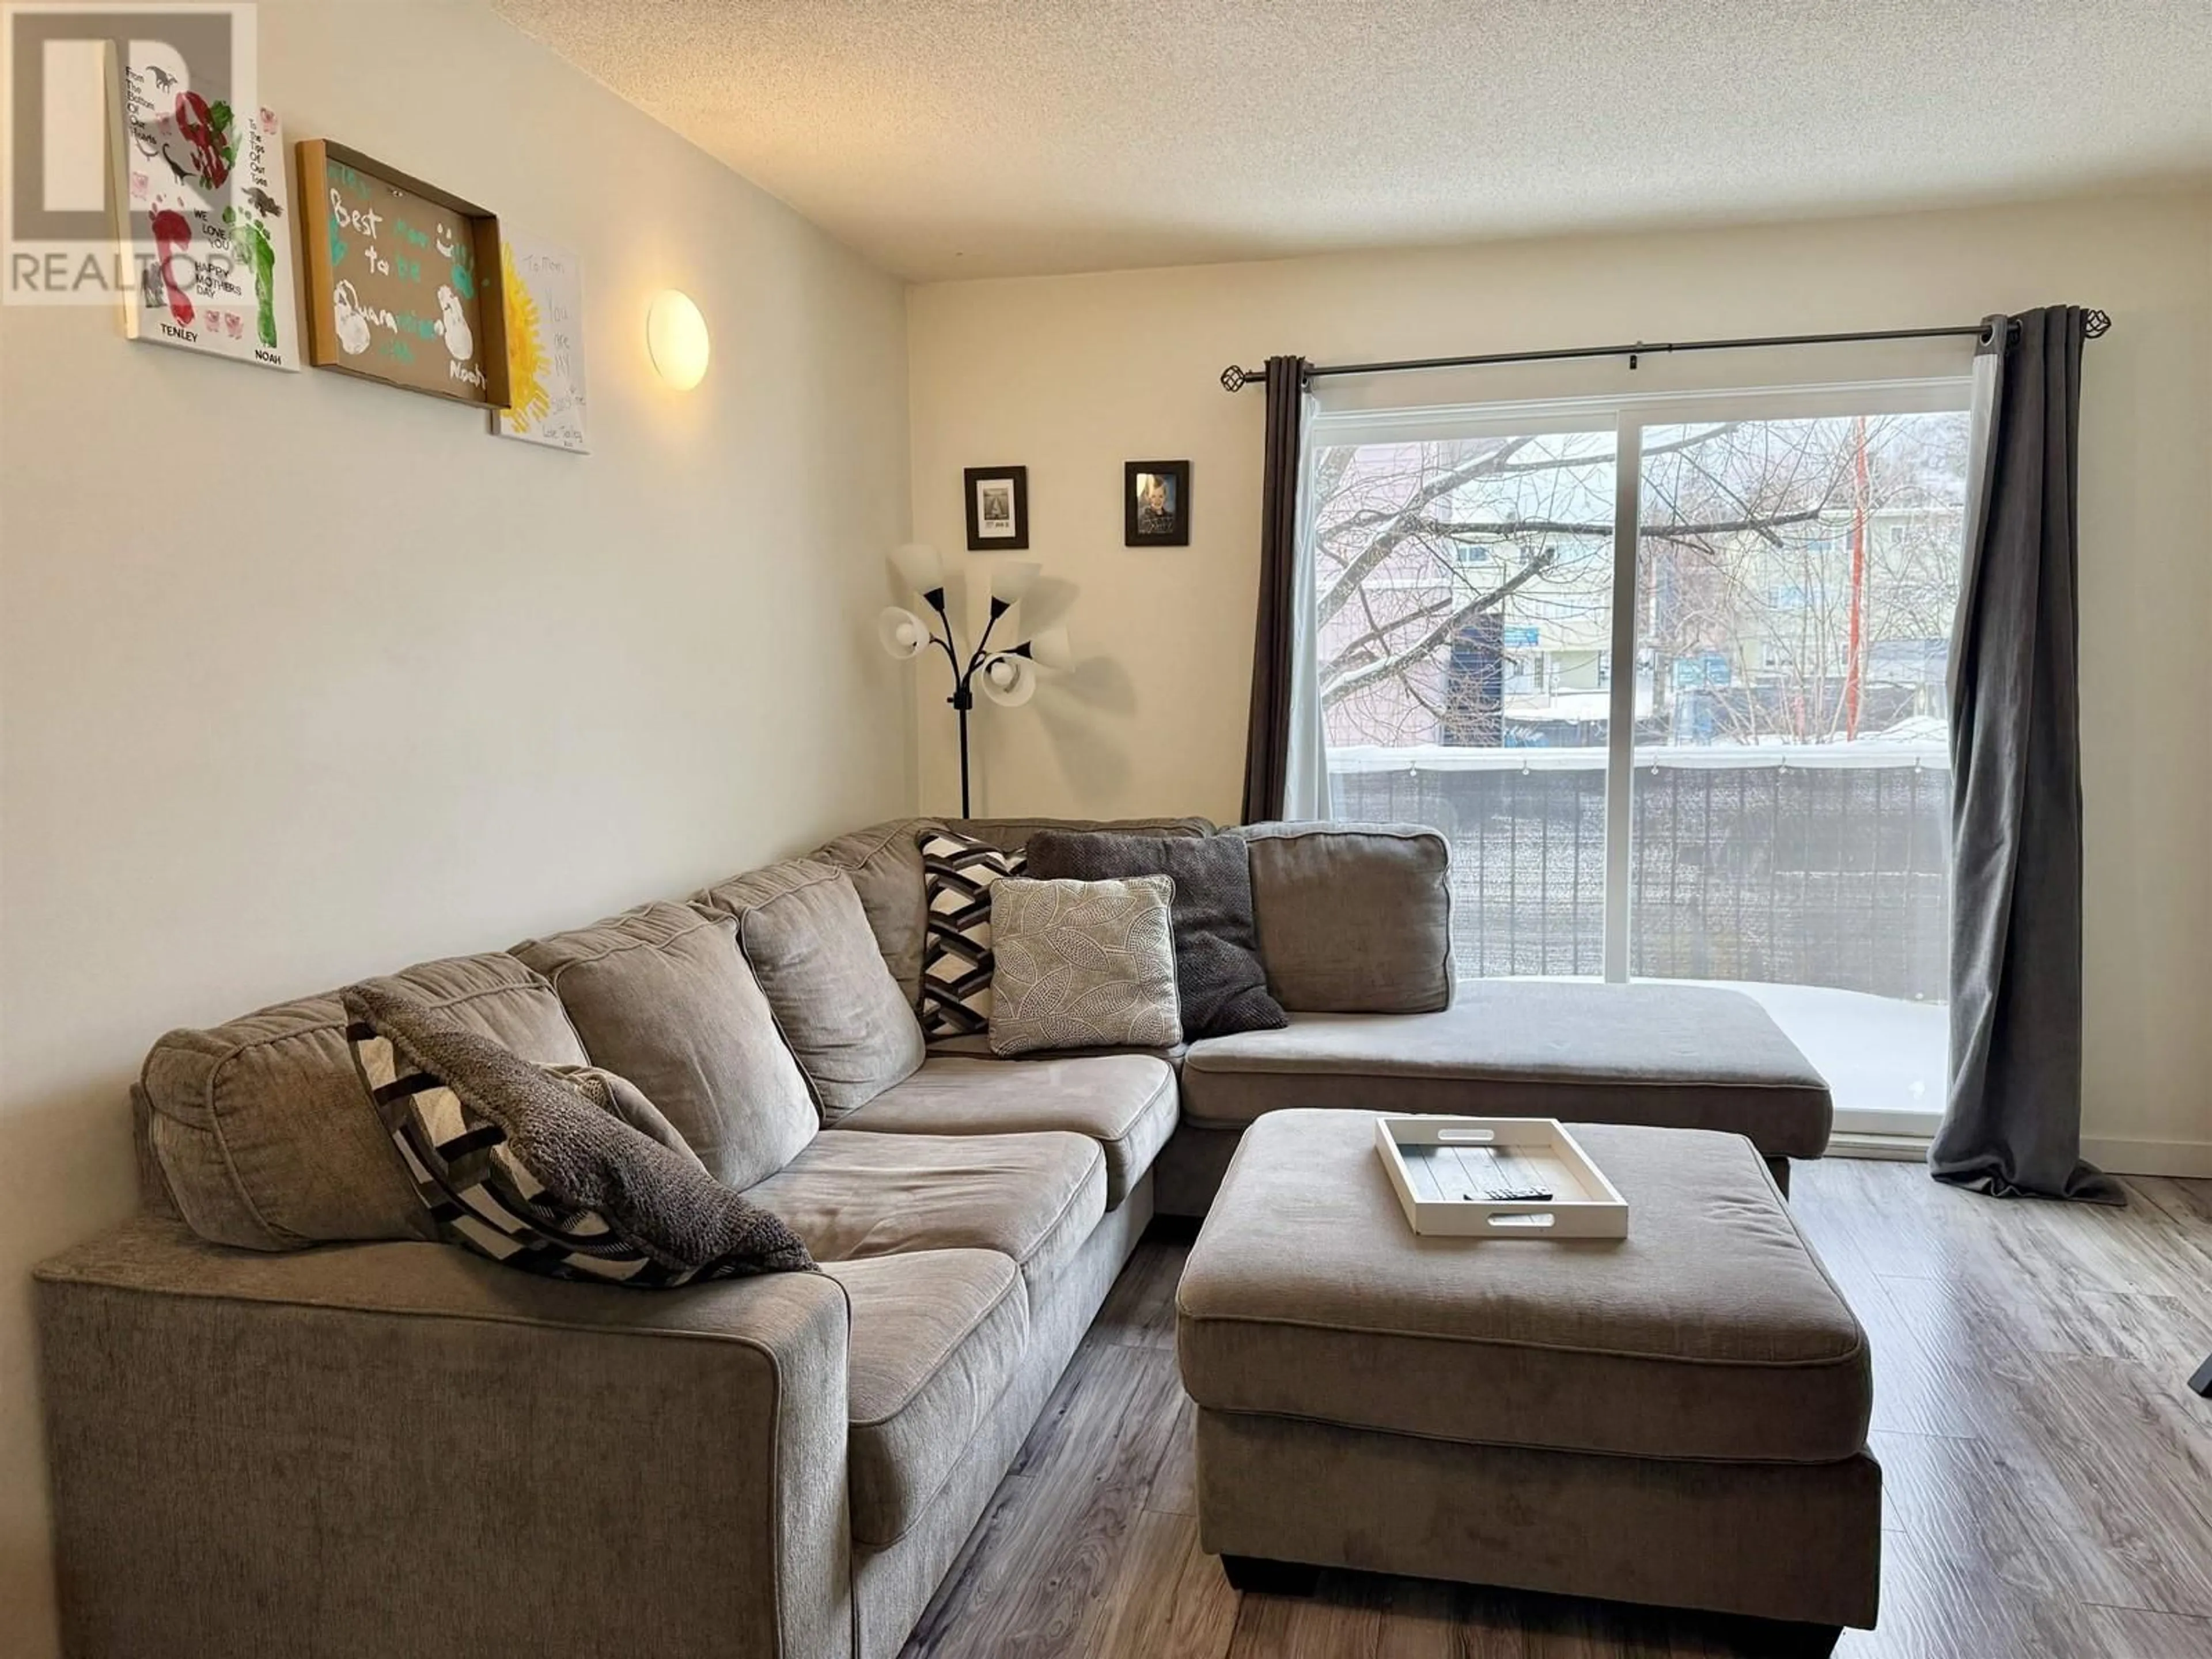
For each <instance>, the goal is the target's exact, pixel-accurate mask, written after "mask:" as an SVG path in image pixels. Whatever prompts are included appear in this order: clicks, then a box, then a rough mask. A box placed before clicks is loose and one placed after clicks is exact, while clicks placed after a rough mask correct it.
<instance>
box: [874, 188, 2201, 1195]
mask: <svg viewBox="0 0 2212 1659" xmlns="http://www.w3.org/2000/svg"><path fill="white" fill-rule="evenodd" d="M2058 301H2072V302H2074V303H2077V304H2087V305H2095V306H2101V307H2106V309H2108V310H2110V311H2111V312H2112V314H2113V316H2114V318H2115V319H2116V322H2117V325H2116V327H2115V328H2114V330H2113V331H2112V333H2111V334H2110V335H2109V336H2107V337H2106V338H2104V339H2103V340H2100V341H2099V342H2098V343H2095V344H2094V345H2093V346H2092V347H2091V348H2090V349H2089V363H2088V368H2087V374H2086V390H2085V393H2084V399H2083V415H2082V428H2083V432H2082V445H2083V452H2084V457H2083V463H2082V566H2083V581H2084V587H2085V594H2084V599H2083V602H2082V621H2081V627H2082V639H2083V643H2082V651H2083V675H2082V678H2083V686H2082V694H2083V705H2084V714H2083V719H2084V726H2085V729H2084V744H2085V748H2086V750H2087V755H2086V772H2087V785H2086V787H2087V802H2088V805H2087V813H2088V824H2087V860H2088V871H2087V904H2088V924H2087V925H2088V939H2087V952H2088V968H2089V987H2088V1014H2087V1022H2088V1033H2087V1040H2088V1060H2087V1064H2088V1072H2089V1090H2088V1096H2089V1098H2088V1109H2087V1110H2088V1121H2087V1128H2088V1133H2089V1134H2090V1135H2091V1136H2092V1137H2093V1141H2094V1145H2093V1151H2094V1152H2100V1153H2102V1154H2103V1155H2105V1156H2106V1157H2108V1158H2112V1160H2113V1161H2114V1162H2116V1163H2119V1162H2123V1161H2127V1162H2137V1161H2144V1162H2155V1161H2161V1160H2164V1161H2171V1160H2172V1158H2177V1157H2179V1158H2184V1159H2185V1160H2188V1161H2191V1162H2193V1163H2194V1164H2197V1166H2198V1171H2199V1172H2200V1173H2205V1174H2212V1095H2208V1089H2212V1082H2208V1079H2212V1020H2209V1019H2207V1018H2206V1017H2205V1012H2204V1009H2205V1004H2204V995H2205V987H2206V986H2207V985H2208V984H2212V887H2208V883H2207V879H2206V875H2205V863H2206V860H2205V849H2206V845H2207V842H2206V828H2205V826H2206V823H2207V817H2208V809H2212V736H2208V726H2212V722H2208V720H2207V715H2208V713H2212V694H2208V692H2207V690H2206V684H2205V679H2204V662H2205V657H2206V652H2205V648H2204V645H2203V638H2204V634H2205V630H2206V624H2207V622H2208V620H2212V485H2208V478H2212V192H2207V191H2194V192H2191V193H2187V194H2182V195H2169V196H2163V197H2140V198H2133V199H2129V198H2121V199H2112V200H2107V201H2087V200H2083V201H2070V202H2062V203H2055V204H2045V205H2040V206H2033V207H2023V208H2013V209H2005V210H1990V211H1976V212H1971V213H1951V214H1943V215H1931V216H1910V217H1893V218H1885V219H1869V220H1863V221H1857V222H1833V223H1822V224H1811V225H1799V226H1783V227H1767V228H1750V229H1742V230H1735V231H1724V232H1705V233H1699V234H1682V235H1640V236H1635V237H1623V238H1614V239H1602V238H1586V239H1578V240H1555V241H1532V242H1526V243H1518V244H1492V245H1490V246H1482V247H1469V248H1463V249H1456V250H1446V251H1438V252H1400V253H1385V254H1375V255H1361V256H1342V257H1331V258H1313V259H1298V260H1287V261H1282V262H1276V263H1267V264H1241V265H1218V266H1209V267H1200V268H1192V269H1184V270H1154V271H1132V272H1121V273H1114V274H1107V275H1101V276H1072V277H1054V278H1036V279H1028V280H1012V281H1000V282H982V283H947V284H939V285H935V286H930V287H924V288H919V289H915V290H914V291H913V293H912V295H911V298H910V301H909V304H908V326H909V336H910V341H911V353H912V357H911V376H912V385H913V400H914V401H913V430H914V475H913V476H914V502H915V505H914V516H915V533H916V534H917V535H918V536H920V537H921V538H923V539H925V540H928V541H933V542H935V543H936V544H938V545H939V547H941V548H944V549H945V550H948V552H949V553H950V552H951V551H952V550H957V549H960V548H962V547H963V546H964V537H963V530H962V520H961V499H960V469H961V468H962V467H963V465H977V464H984V465H1002V464H1011V463H1021V464H1025V465H1027V466H1028V467H1029V469H1030V508H1031V514H1032V522H1033V530H1032V538H1031V549H1032V550H1031V552H1030V555H1029V556H1030V557H1032V558H1036V559H1037V560H1039V561H1041V562H1042V563H1043V564H1044V565H1045V567H1046V569H1047V573H1048V575H1049V576H1050V577H1051V578H1053V579H1054V586H1053V587H1052V588H1051V589H1050V590H1049V591H1048V592H1047V594H1046V595H1045V603H1043V604H1042V605H1033V606H1032V609H1033V610H1036V611H1040V612H1052V611H1064V612H1065V616H1066V621H1067V622H1068V623H1070V624H1071V626H1072V627H1073V630H1074V632H1075V635H1076V641H1077V645H1078V647H1079V656H1080V657H1083V658H1085V659H1087V660H1085V661H1084V662H1083V664H1082V665H1081V666H1080V668H1079V671H1077V672H1076V673H1074V674H1073V675H1072V676H1070V677H1068V678H1065V679H1063V680H1061V681H1060V682H1059V683H1057V684H1047V685H1046V686H1045V688H1044V689H1043V690H1042V691H1041V692H1040V693H1039V695H1038V696H1037V698H1036V701H1035V702H1033V703H1031V704H1030V706H1029V707H1028V708H1024V709H1021V710H1018V711H1015V712H1012V713H1008V712H1006V711H1002V710H999V709H994V708H986V709H984V710H983V711H982V713H981V715H980V716H979V718H978V721H977V730H978V734H979V737H980V744H979V754H980V757H981V763H980V771H981V802H980V806H981V809H983V810H987V811H993V812H1003V813H1033V812H1035V813H1058V812H1068V813H1083V814H1091V815H1106V814H1114V813H1139V812H1142V813H1152V812H1191V811H1196V812H1204V813H1207V814H1210V815H1212V816H1213V817H1218V818H1223V819H1228V818H1231V817H1234V816H1235V815H1236V813H1237V806H1238V800H1239V793H1240V785H1241V779H1242V769H1243V750H1244V726H1245V712H1246V696H1247V692H1248V689H1249V678H1250V661H1251V630H1252V612H1253V604H1254V597H1255V586H1256V582H1257V569H1258V551H1257V549H1258V538H1259V532H1258V509H1259V482H1258V474H1259V465H1260V458H1261V401H1260V394H1259V393H1258V392H1253V391H1248V392H1243V393H1241V394H1239V395H1238V396H1236V397H1233V398H1232V397H1231V396H1229V395H1228V394H1226V393H1225V392H1223V391H1222V390H1221V388H1220V386H1218V384H1217V380H1216V377H1217V376H1218V374H1219V373H1220V371H1221V369H1222V368H1223V367H1224V366H1225V365H1226V364H1228V363H1231V362H1237V363H1241V364H1244V365H1247V366H1253V367H1256V366H1257V365H1258V363H1259V362H1261V359H1263V358H1264V357H1265V356H1267V354H1268V353H1269V352H1297V353H1301V354H1303V355H1304V356H1307V357H1310V358H1311V359H1314V360H1315V361H1317V362H1329V361H1332V360H1334V361H1337V362H1358V361H1365V360H1372V359H1376V358H1389V357H1400V356H1434V355H1438V354H1444V353H1459V352H1468V353H1473V352H1483V351H1504V350H1512V349H1529V348H1536V347H1546V346H1567V345H1583V344H1592V343H1601V342H1610V341H1616V340H1632V339H1650V340H1664V339H1668V338H1678V339H1689V338H1696V337H1714V336H1726V335H1736V334H1765V333H1795V332H1807V331H1824V330H1837V329H1859V328H1869V329H1871V328H1886V327H1910V326H1917V325H1927V324H1930V323H1948V322H1953V321H1962V320H1971V319H1975V318H1978V317H1980V316H1982V315H1984V313H1988V312H1990V311H1998V310H2006V311H2011V310H2020V309H2023V308H2026V307H2031V306H2035V305H2041V304H2049V303H2054V302H2058ZM1961 362H1963V351H1962V350H1959V349H1954V350H1953V351H1952V355H1951V356H1950V357H1949V358H1948V360H1947V359H1945V358H1944V357H1943V356H1942V353H1941V352H1940V351H1933V350H1929V349H1921V350H1917V351H1906V350H1888V351H1884V352H1881V353H1874V352H1869V351H1867V350H1866V349H1863V348H1847V349H1829V350H1828V351H1827V352H1826V354H1825V355H1823V354H1792V355H1791V356H1786V357H1785V356H1782V355H1780V354H1746V355H1734V354H1731V355H1729V356H1712V357H1705V358H1700V359H1695V360H1692V359H1688V358H1683V359H1671V360H1670V359H1647V360H1646V362H1645V365H1644V368H1643V369H1641V370H1639V371H1638V373H1637V374H1634V375H1631V374H1629V372H1628V371H1627V370H1626V368H1622V367H1620V366H1619V365H1617V364H1607V365H1601V366H1595V367H1584V368H1572V369H1568V368H1559V367H1556V366H1555V367H1553V368H1545V369H1541V370H1522V371H1514V372H1512V373H1511V374H1508V373H1506V372H1504V371H1495V370H1493V371H1487V372H1486V378H1482V379H1479V380H1478V379H1465V380H1461V381H1459V382H1457V383H1456V384H1455V385H1451V386H1446V385H1444V384H1443V383H1442V382H1441V381H1439V380H1435V379H1433V378H1431V379H1430V380H1428V381H1427V382H1426V383H1423V381H1421V380H1416V379H1413V378H1405V379H1399V380H1390V381H1382V382H1372V383H1370V388H1372V391H1371V395H1372V396H1374V397H1376V398H1385V397H1394V396H1403V397H1413V398H1418V397H1427V396H1438V397H1443V396H1450V395H1458V396H1462V397H1480V396H1485V395H1489V396H1501V397H1536V396H1544V395H1553V394H1566V393H1581V392H1607V391H1609V390H1613V389H1643V390H1653V389H1659V388H1662V387H1668V386H1689V385H1710V384H1721V385H1726V384H1731V383H1734V384H1750V383H1753V381H1754V380H1766V379H1782V380H1786V379H1790V378H1802V379H1819V380H1853V379H1866V378H1874V377H1876V376H1880V375H1887V374H1909V373H1919V372H1928V371H1930V370H1935V369H1943V368H1954V367H1956V366H1958V365H1959V364H1960V363H1961ZM1337 384H1338V385H1340V386H1341V385H1343V384H1344V383H1337ZM1184 456H1188V457H1189V458H1190V459H1191V461H1192V465H1193V468H1194V477H1193V489H1192V497H1193V505H1194V533H1193V538H1192V544H1191V546H1190V547H1189V548H1188V550H1129V549H1125V548H1124V547H1122V545H1121V507H1120V490H1121V464H1122V462H1124V461H1125V460H1133V459H1150V458H1159V459H1170V458H1177V457H1184ZM953 556H955V557H956V558H957V559H964V560H966V562H968V564H969V567H970V568H982V567H985V566H987V564H988V563H989V562H990V560H991V559H992V558H993V557H994V556H992V555H977V556H973V557H972V558H969V556H966V555H964V554H957V553H956V554H954V555H953ZM1042 620H1043V617H1042V616H1040V617H1038V618H1036V621H1037V622H1038V623H1042ZM940 677H941V670H927V667H926V671H925V674H924V678H923V684H924V685H925V686H933V685H934V684H936V683H937V680H938V678H940ZM920 733H921V737H920V745H919V747H920V755H921V778H922V799H923V800H924V802H925V804H926V805H928V806H929V807H930V808H932V809H942V808H944V807H945V806H947V805H949V804H951V803H952V802H953V801H955V800H957V781H956V780H955V777H954V774H953V770H952V759H951V757H952V753H953V750H952V749H951V716H950V714H948V713H946V712H945V710H944V709H943V708H941V707H939V706H936V705H933V704H930V703H927V702H925V703H924V705H923V706H922V708H921V722H920ZM2146 1142H2147V1143H2170V1142H2180V1143H2190V1144H2189V1145H2187V1146H2182V1147H2179V1148H2176V1147H2173V1146H2159V1145H2153V1146H2142V1145H2140V1144H2133V1143H2146ZM2124 1143H2126V1144H2124Z"/></svg>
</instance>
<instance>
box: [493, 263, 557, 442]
mask: <svg viewBox="0 0 2212 1659" xmlns="http://www.w3.org/2000/svg"><path fill="white" fill-rule="evenodd" d="M502 252H505V254H506V255H507V257H506V258H504V259H502V260H501V262H500V263H501V264H503V265H505V266H506V267H507V397H508V398H509V399H510V400H511V401H510V403H509V404H508V408H507V419H508V420H510V421H512V422H514V429H515V430H516V431H517V432H527V431H529V430H530V428H532V426H533V425H535V424H536V423H537V422H539V421H542V420H544V418H545V416H547V415H548V414H549V413H550V412H551V410H552V408H553V399H552V398H550V396H548V395H547V393H546V391H545V384H544V380H543V378H542V377H543V376H544V373H545V353H544V349H543V348H542V347H541V346H540V344H539V343H538V301H535V300H533V299H532V298H531V297H530V290H529V289H527V288H526V287H525V286H524V285H523V281H522V275H521V272H520V271H519V270H516V268H515V258H514V248H513V245H512V244H509V245H508V246H507V247H506V248H504V249H503V250H502Z"/></svg>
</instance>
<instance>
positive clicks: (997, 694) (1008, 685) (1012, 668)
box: [982, 655, 1037, 708]
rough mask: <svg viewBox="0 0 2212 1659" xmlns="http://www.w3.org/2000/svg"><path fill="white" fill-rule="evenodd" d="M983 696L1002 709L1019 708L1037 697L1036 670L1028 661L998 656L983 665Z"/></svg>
mask: <svg viewBox="0 0 2212 1659" xmlns="http://www.w3.org/2000/svg"><path fill="white" fill-rule="evenodd" d="M982 684H983V695H984V696H987V697H988V698H989V699H990V700H991V701H992V702H995V703H997V704H998V705H999V706H1000V708H1020V707H1021V706H1022V705H1023V704H1024V703H1025V702H1028V701H1029V700H1030V698H1031V697H1034V696H1036V686H1037V677H1036V669H1034V668H1032V667H1030V665H1029V662H1028V660H1027V659H1025V658H1022V657H1017V656H1012V655H1002V656H996V657H994V658H992V659H990V661H988V662H987V663H985V664H984V665H983V673H982Z"/></svg>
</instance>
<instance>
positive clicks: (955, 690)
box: [876, 542, 1075, 818]
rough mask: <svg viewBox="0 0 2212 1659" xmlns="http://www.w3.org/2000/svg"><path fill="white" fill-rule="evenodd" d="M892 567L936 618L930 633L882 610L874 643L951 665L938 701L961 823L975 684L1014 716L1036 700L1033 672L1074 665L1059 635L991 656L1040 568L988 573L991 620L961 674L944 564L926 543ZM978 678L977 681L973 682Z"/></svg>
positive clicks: (910, 618) (911, 546)
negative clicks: (954, 749) (929, 654)
mask: <svg viewBox="0 0 2212 1659" xmlns="http://www.w3.org/2000/svg"><path fill="white" fill-rule="evenodd" d="M891 563H892V564H893V565H895V566H896V567H897V569H898V573H899V574H900V575H901V576H902V578H904V579H905V581H906V584H907V586H909V587H911V588H912V589H914V591H915V592H916V593H918V594H920V595H921V602H922V603H923V604H924V605H927V606H928V607H929V608H930V610H931V611H933V612H935V613H936V617H937V623H938V624H939V626H941V627H942V629H943V631H942V632H941V633H940V632H939V628H938V627H935V626H933V625H932V624H931V623H930V622H929V621H928V620H927V618H926V617H918V616H916V615H915V613H914V612H913V611H902V610H901V609H900V608H899V607H898V606H897V605H888V606H886V607H885V608H884V611H883V614H882V615H881V616H879V617H877V618H876V638H877V639H878V640H879V641H882V643H883V647H884V650H886V651H888V652H890V653H891V655H892V656H894V657H897V658H899V659H902V660H904V659H911V658H914V657H918V656H920V655H921V653H922V652H923V651H924V650H926V649H927V647H930V646H933V645H934V646H937V647H939V648H940V649H942V650H943V651H944V653H945V661H946V662H948V663H950V664H951V665H952V695H951V696H949V697H947V698H946V699H945V701H946V702H949V703H951V705H952V708H953V712H954V713H955V714H957V715H959V717H960V816H961V817H963V818H964V817H972V816H974V815H973V813H972V812H971V811H970V810H969V800H968V711H969V709H971V708H974V707H975V688H976V687H977V686H978V685H979V684H980V685H981V688H982V691H983V695H984V696H987V697H988V698H989V699H990V700H991V701H992V702H995V703H998V704H1000V705H1001V706H1002V707H1004V708H1020V707H1021V705H1022V704H1024V703H1025V702H1028V701H1029V700H1030V698H1031V697H1033V696H1036V671H1037V670H1038V669H1039V668H1067V667H1071V666H1073V664H1074V660H1075V658H1074V653H1073V652H1072V651H1071V650H1070V649H1069V648H1068V643H1067V630H1066V629H1065V628H1048V629H1043V630H1042V631H1041V632H1039V633H1036V634H1033V635H1030V637H1029V638H1028V639H1026V640H1024V641H1022V642H1021V643H1020V644H1019V645H1010V646H1006V647H1002V648H1000V649H999V650H995V651H994V650H993V649H992V648H991V635H992V634H993V633H994V631H995V630H996V629H997V628H998V626H999V623H1000V622H1001V621H1002V620H1004V619H1005V617H1006V612H1008V611H1012V609H1013V608H1014V607H1015V606H1016V605H1018V604H1020V603H1021V599H1022V595H1024V593H1026V592H1029V591H1030V584H1031V583H1032V582H1034V581H1036V578H1037V571H1038V569H1039V567H1038V566H1036V565H1034V564H1027V563H1020V562H1007V563H1001V564H994V566H993V567H992V569H991V615H990V618H989V620H987V622H985V623H984V624H983V635H982V637H981V639H979V640H977V641H975V650H973V651H972V652H970V653H969V655H968V660H967V663H966V665H964V666H963V665H962V663H961V660H960V652H959V648H958V646H957V641H956V640H955V637H954V635H953V631H952V617H951V612H950V611H947V610H946V609H945V562H944V560H942V559H941V558H939V556H938V553H937V550H936V549H935V548H933V547H932V546H930V545H929V544H927V543H926V542H908V543H907V544H905V545H904V546H902V547H900V548H898V549H896V550H894V551H893V553H892V554H891ZM979 675H980V676H981V678H980V679H979V678H978V676H979Z"/></svg>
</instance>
